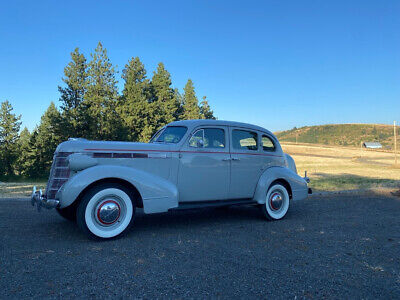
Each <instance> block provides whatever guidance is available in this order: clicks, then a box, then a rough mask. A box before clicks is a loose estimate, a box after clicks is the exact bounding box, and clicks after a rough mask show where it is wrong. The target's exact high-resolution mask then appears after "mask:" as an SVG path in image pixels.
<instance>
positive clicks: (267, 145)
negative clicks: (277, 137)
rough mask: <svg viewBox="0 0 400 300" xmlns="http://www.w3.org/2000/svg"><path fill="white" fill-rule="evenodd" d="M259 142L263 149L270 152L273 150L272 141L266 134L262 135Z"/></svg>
mask: <svg viewBox="0 0 400 300" xmlns="http://www.w3.org/2000/svg"><path fill="white" fill-rule="evenodd" d="M261 144H262V147H263V150H264V151H270V152H273V151H275V145H274V142H273V141H272V140H271V139H270V138H269V137H268V136H266V135H263V136H262V138H261Z"/></svg>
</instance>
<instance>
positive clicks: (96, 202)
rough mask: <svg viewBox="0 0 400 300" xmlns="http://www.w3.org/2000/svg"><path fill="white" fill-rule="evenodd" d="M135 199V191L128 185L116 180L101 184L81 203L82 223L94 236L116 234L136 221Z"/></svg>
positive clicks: (79, 224) (87, 231)
mask: <svg viewBox="0 0 400 300" xmlns="http://www.w3.org/2000/svg"><path fill="white" fill-rule="evenodd" d="M134 203H135V202H134V199H132V193H131V192H130V191H129V190H128V189H127V188H126V187H124V186H122V185H119V184H114V183H105V184H101V185H98V186H96V187H94V188H92V189H91V190H89V191H88V192H87V193H86V194H85V195H84V196H83V198H82V201H81V202H80V203H79V206H78V210H77V223H78V226H79V228H80V229H81V230H82V231H83V232H85V233H86V234H87V235H89V236H90V237H92V238H101V239H108V238H113V237H116V236H118V235H120V234H121V233H123V232H124V231H125V230H126V229H127V228H129V227H130V225H131V224H132V223H133V219H134V215H135V205H134Z"/></svg>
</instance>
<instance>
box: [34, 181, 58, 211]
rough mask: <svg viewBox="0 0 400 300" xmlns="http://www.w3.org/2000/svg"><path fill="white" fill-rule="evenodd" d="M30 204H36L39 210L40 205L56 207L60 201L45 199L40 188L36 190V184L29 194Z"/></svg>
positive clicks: (49, 207)
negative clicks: (30, 194)
mask: <svg viewBox="0 0 400 300" xmlns="http://www.w3.org/2000/svg"><path fill="white" fill-rule="evenodd" d="M31 204H32V206H35V204H36V206H37V210H38V211H40V210H41V209H42V207H44V208H47V209H51V208H55V207H58V205H59V204H60V201H58V200H55V199H47V198H46V197H44V196H43V193H42V190H36V186H34V187H33V191H32V196H31Z"/></svg>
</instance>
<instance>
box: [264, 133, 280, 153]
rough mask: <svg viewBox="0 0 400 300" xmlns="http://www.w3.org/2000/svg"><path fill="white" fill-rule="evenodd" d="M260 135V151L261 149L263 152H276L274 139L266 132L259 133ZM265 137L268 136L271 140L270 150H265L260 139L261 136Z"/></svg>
mask: <svg viewBox="0 0 400 300" xmlns="http://www.w3.org/2000/svg"><path fill="white" fill-rule="evenodd" d="M260 136H261V137H260V148H261V151H263V152H276V143H275V140H274V139H273V138H272V137H271V136H270V135H268V134H266V133H264V132H263V133H261V135H260ZM264 136H265V137H266V138H268V139H269V140H270V141H271V142H272V145H273V146H274V148H273V149H272V150H265V149H264V145H263V142H262V139H263V137H264Z"/></svg>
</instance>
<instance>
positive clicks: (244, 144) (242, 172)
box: [229, 127, 263, 199]
mask: <svg viewBox="0 0 400 300" xmlns="http://www.w3.org/2000/svg"><path fill="white" fill-rule="evenodd" d="M230 137H231V146H230V150H231V159H232V163H231V183H230V188H229V198H230V199H245V198H252V197H253V195H254V191H255V188H256V186H257V183H258V179H259V178H260V175H261V172H262V169H263V166H262V153H260V150H259V143H260V141H259V137H258V133H257V131H255V130H250V129H245V128H236V127H231V128H230Z"/></svg>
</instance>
